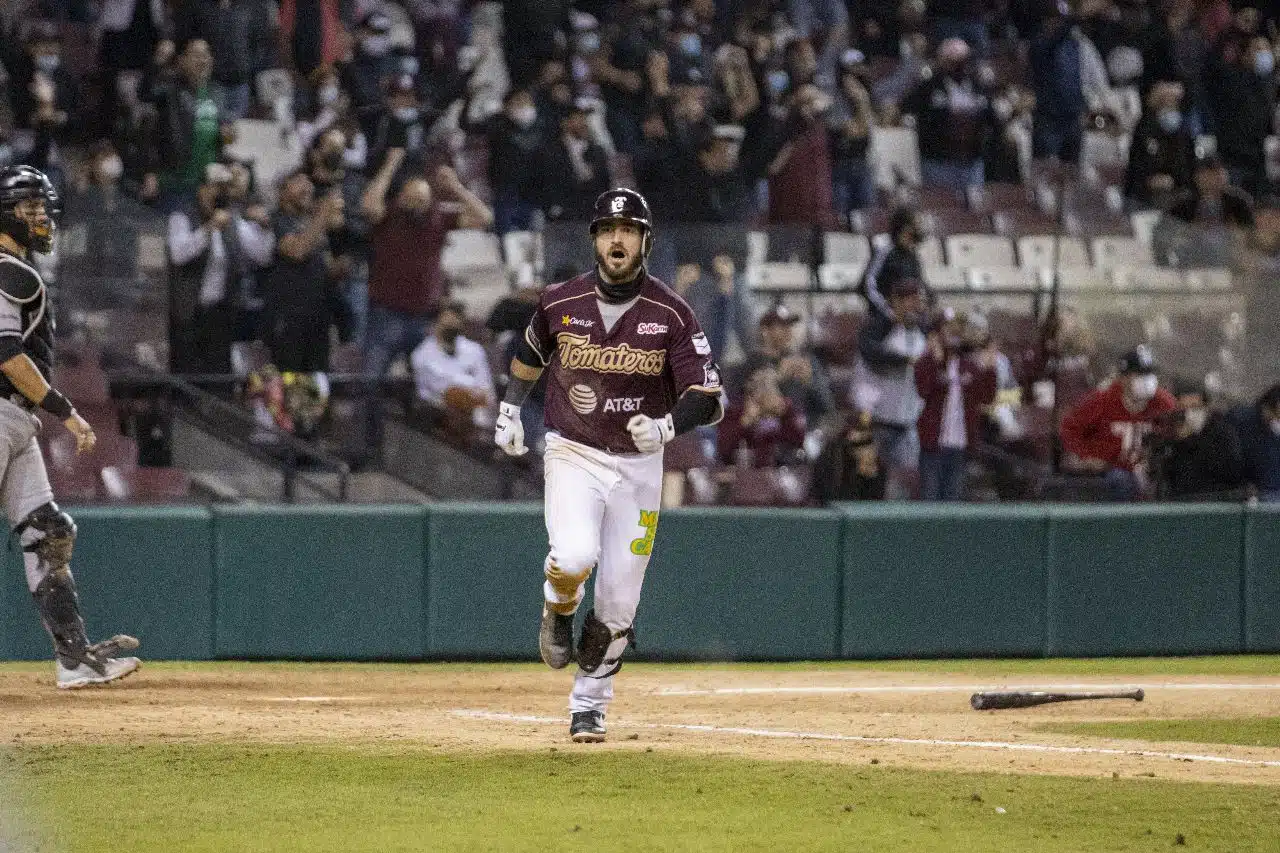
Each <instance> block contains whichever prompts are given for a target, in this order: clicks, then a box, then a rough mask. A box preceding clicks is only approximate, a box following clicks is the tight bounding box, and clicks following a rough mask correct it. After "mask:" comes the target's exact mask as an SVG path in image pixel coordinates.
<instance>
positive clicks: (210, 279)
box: [167, 163, 275, 374]
mask: <svg viewBox="0 0 1280 853" xmlns="http://www.w3.org/2000/svg"><path fill="white" fill-rule="evenodd" d="M231 180H232V173H231V170H230V169H229V168H227V167H226V166H224V165H222V164H221V163H213V164H210V165H209V167H208V168H207V169H206V170H205V180H204V183H202V184H201V185H200V186H199V187H198V188H197V189H196V193H195V198H194V199H193V200H192V203H190V204H188V205H185V206H184V207H182V208H180V209H179V210H176V211H174V212H173V213H171V214H170V215H169V231H168V247H167V253H168V260H169V370H170V371H171V372H173V373H187V374H190V373H230V372H231V344H232V343H233V342H234V341H235V338H236V324H237V318H238V313H239V310H240V309H241V308H243V307H244V306H243V305H242V300H243V299H244V297H245V294H244V292H243V288H242V287H241V282H242V281H243V280H244V277H245V276H244V273H245V270H246V269H247V268H248V267H265V266H267V265H268V264H270V263H271V257H272V251H273V249H274V248H275V238H274V236H273V235H272V233H271V230H270V228H269V227H268V223H267V220H266V216H265V213H264V212H263V211H262V209H261V207H260V206H259V207H250V208H246V209H245V211H244V212H243V213H237V212H234V211H233V208H232V204H231V198H230V184H231Z"/></svg>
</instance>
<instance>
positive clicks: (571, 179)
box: [538, 98, 609, 221]
mask: <svg viewBox="0 0 1280 853" xmlns="http://www.w3.org/2000/svg"><path fill="white" fill-rule="evenodd" d="M590 112H591V105H590V103H589V102H587V101H585V100H584V99H582V98H578V99H576V100H575V101H574V103H573V106H572V107H571V108H570V110H569V112H568V114H567V115H566V116H565V117H564V118H563V119H561V120H560V132H559V134H558V135H557V136H555V137H553V138H551V139H548V140H547V142H546V144H545V145H544V146H543V149H542V155H541V157H540V158H539V163H540V165H539V168H538V176H539V180H540V181H541V182H542V194H541V195H542V209H543V211H544V212H545V213H546V215H547V218H548V219H551V220H559V219H564V220H568V221H578V220H581V221H586V220H587V219H590V218H591V208H592V205H594V204H595V200H596V199H597V198H599V197H600V194H601V193H602V192H604V191H605V190H607V189H609V163H608V158H607V157H606V156H605V153H604V149H603V148H601V147H600V145H599V144H598V143H597V142H596V141H595V140H594V139H592V137H591V128H590V126H589V125H588V124H587V116H588V115H589V114H590Z"/></svg>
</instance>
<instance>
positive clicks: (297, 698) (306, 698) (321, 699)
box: [257, 696, 373, 702]
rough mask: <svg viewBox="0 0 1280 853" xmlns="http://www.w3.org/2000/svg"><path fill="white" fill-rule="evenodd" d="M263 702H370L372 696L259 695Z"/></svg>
mask: <svg viewBox="0 0 1280 853" xmlns="http://www.w3.org/2000/svg"><path fill="white" fill-rule="evenodd" d="M257 698H258V699H259V700H260V701H262V702H369V701H371V700H372V699H373V697H372V696H258V697H257Z"/></svg>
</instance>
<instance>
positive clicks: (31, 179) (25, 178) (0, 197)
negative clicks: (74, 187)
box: [0, 166, 61, 254]
mask: <svg viewBox="0 0 1280 853" xmlns="http://www.w3.org/2000/svg"><path fill="white" fill-rule="evenodd" d="M30 199H42V200H43V201H44V204H45V212H46V213H47V214H48V220H47V222H46V223H42V224H33V223H31V222H29V221H27V220H26V219H21V218H19V217H18V215H17V213H16V211H15V208H16V207H17V206H18V203H19V202H23V201H28V200H30ZM59 202H60V199H59V198H58V191H57V190H55V189H54V188H53V182H52V181H50V180H49V178H48V176H46V175H45V173H44V172H41V171H40V170H39V169H34V168H32V167H31V166H6V167H5V168H4V169H0V232H3V233H5V234H8V235H9V236H10V237H12V238H13V239H14V240H16V241H17V242H18V244H19V245H21V246H23V247H24V248H27V249H30V250H31V251H33V252H40V253H42V254H43V253H45V252H50V251H52V250H53V235H54V232H55V231H56V230H57V224H56V222H55V219H54V218H55V217H56V216H57V215H58V213H60V212H61V211H60V209H59Z"/></svg>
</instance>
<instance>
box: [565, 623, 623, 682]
mask: <svg viewBox="0 0 1280 853" xmlns="http://www.w3.org/2000/svg"><path fill="white" fill-rule="evenodd" d="M631 645H635V629H634V628H631V627H628V628H624V629H622V630H621V631H613V630H610V629H609V626H608V625H606V624H604V623H603V622H601V621H600V619H599V618H598V617H597V616H596V612H595V611H594V610H592V611H591V612H589V613H588V614H587V618H586V621H585V622H583V623H582V635H581V636H580V637H578V666H579V667H580V668H581V669H582V674H583V675H586V676H589V677H591V678H608V677H609V676H611V675H613V674H615V673H617V671H618V670H620V669H622V655H623V653H624V652H625V651H626V650H627V646H631Z"/></svg>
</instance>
